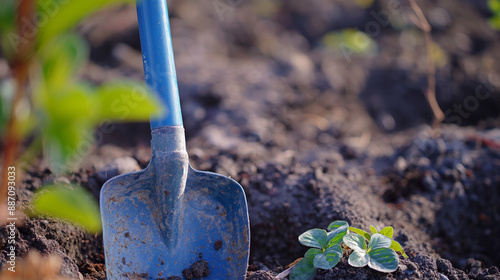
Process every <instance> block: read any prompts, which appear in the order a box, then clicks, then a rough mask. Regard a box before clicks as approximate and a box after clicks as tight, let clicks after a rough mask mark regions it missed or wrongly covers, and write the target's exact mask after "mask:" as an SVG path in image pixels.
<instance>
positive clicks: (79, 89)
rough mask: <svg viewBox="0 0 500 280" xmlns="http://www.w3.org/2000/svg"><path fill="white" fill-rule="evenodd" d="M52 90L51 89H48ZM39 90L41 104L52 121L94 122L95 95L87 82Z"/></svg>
mask: <svg viewBox="0 0 500 280" xmlns="http://www.w3.org/2000/svg"><path fill="white" fill-rule="evenodd" d="M48 90H50V89H48ZM48 90H46V91H44V92H39V97H40V103H41V104H40V106H41V107H42V109H43V111H44V112H45V113H46V114H47V115H48V117H49V121H50V122H57V123H63V122H64V123H69V122H86V123H92V118H93V116H94V115H95V114H96V110H95V96H94V94H93V93H92V88H90V87H88V86H87V85H85V84H75V85H68V86H67V87H65V88H62V89H59V90H52V91H50V92H48Z"/></svg>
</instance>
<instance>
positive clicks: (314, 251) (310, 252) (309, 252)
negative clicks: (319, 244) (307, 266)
mask: <svg viewBox="0 0 500 280" xmlns="http://www.w3.org/2000/svg"><path fill="white" fill-rule="evenodd" d="M321 253H323V250H321V249H316V248H311V249H309V250H307V252H306V253H305V255H304V257H305V258H309V259H314V258H315V257H316V255H317V254H321Z"/></svg>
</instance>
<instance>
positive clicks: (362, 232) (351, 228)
mask: <svg viewBox="0 0 500 280" xmlns="http://www.w3.org/2000/svg"><path fill="white" fill-rule="evenodd" d="M349 230H350V231H352V232H355V233H357V234H359V235H361V236H363V237H364V238H365V239H366V241H370V238H371V235H370V234H369V233H368V232H366V231H364V230H362V229H359V228H355V227H349Z"/></svg>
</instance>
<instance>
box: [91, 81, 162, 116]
mask: <svg viewBox="0 0 500 280" xmlns="http://www.w3.org/2000/svg"><path fill="white" fill-rule="evenodd" d="M96 96H97V104H96V107H97V108H98V111H99V112H98V118H99V119H100V120H102V119H111V120H116V121H145V120H148V119H149V117H150V116H153V117H156V116H159V115H161V114H163V108H162V107H161V102H159V101H158V100H157V98H156V95H155V94H154V93H153V92H152V91H151V90H149V88H148V87H147V86H146V85H145V84H143V83H138V82H132V81H117V82H112V83H107V84H104V85H102V86H101V87H100V88H99V89H97V92H96Z"/></svg>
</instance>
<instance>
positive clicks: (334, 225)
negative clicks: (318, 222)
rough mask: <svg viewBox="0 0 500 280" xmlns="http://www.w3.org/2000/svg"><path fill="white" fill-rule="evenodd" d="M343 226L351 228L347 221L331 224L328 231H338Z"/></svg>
mask: <svg viewBox="0 0 500 280" xmlns="http://www.w3.org/2000/svg"><path fill="white" fill-rule="evenodd" d="M342 226H347V227H348V226H349V224H348V223H347V222H346V221H334V222H333V223H331V224H330V225H329V226H328V228H327V230H334V229H337V228H339V227H342Z"/></svg>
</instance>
